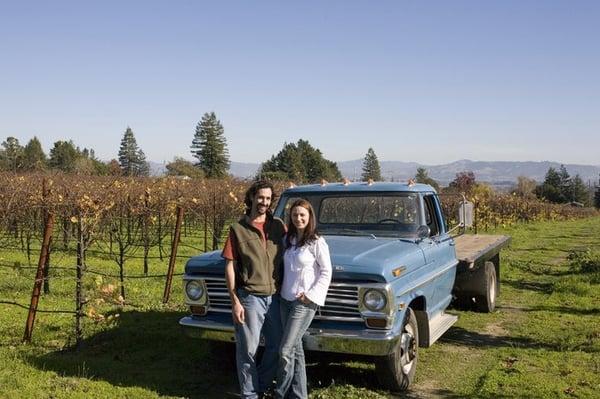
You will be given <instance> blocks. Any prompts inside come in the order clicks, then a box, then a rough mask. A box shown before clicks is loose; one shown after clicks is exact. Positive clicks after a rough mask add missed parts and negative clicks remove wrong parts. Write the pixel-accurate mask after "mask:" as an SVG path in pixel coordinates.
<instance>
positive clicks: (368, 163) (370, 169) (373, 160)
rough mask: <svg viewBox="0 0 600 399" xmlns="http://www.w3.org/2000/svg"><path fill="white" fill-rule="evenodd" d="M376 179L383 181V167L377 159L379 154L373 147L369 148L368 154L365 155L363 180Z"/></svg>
mask: <svg viewBox="0 0 600 399" xmlns="http://www.w3.org/2000/svg"><path fill="white" fill-rule="evenodd" d="M369 179H371V180H374V181H381V180H383V179H382V178H381V168H380V167H379V160H378V159H377V155H375V151H373V148H369V150H368V151H367V154H366V155H365V159H364V160H363V164H362V180H363V181H367V180H369Z"/></svg>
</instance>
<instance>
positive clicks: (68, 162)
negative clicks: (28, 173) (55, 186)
mask: <svg viewBox="0 0 600 399" xmlns="http://www.w3.org/2000/svg"><path fill="white" fill-rule="evenodd" d="M80 156H81V155H80V153H79V152H78V151H77V148H75V145H74V144H73V141H71V140H69V141H62V140H59V141H56V142H55V143H54V147H52V149H50V159H49V160H48V166H50V167H51V168H53V169H58V170H62V171H63V172H72V171H74V170H75V162H76V161H77V159H78V158H79V157H80Z"/></svg>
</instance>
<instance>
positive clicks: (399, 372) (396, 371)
mask: <svg viewBox="0 0 600 399" xmlns="http://www.w3.org/2000/svg"><path fill="white" fill-rule="evenodd" d="M401 331H402V335H401V337H400V339H399V340H398V344H397V345H396V347H395V348H394V351H393V352H392V353H390V354H389V355H387V356H382V357H379V358H377V360H376V362H375V371H376V372H377V378H378V380H379V383H380V384H381V385H383V386H384V387H385V388H387V389H389V390H390V391H405V390H407V389H408V387H409V386H410V384H411V383H412V381H413V379H414V377H415V372H416V370H417V360H418V358H419V352H418V347H419V328H418V326H417V318H416V317H415V313H414V312H413V310H412V309H411V308H408V310H407V311H406V316H405V317H404V323H403V325H402V330H401Z"/></svg>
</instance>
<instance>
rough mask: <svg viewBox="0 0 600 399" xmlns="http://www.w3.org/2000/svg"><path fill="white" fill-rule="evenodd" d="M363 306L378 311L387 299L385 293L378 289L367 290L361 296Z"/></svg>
mask: <svg viewBox="0 0 600 399" xmlns="http://www.w3.org/2000/svg"><path fill="white" fill-rule="evenodd" d="M363 301H364V304H365V307H366V308H367V309H369V310H370V311H373V312H379V311H381V310H383V308H385V305H386V304H387V299H386V297H385V294H384V293H383V292H381V291H379V290H368V291H367V292H365V296H364V297H363Z"/></svg>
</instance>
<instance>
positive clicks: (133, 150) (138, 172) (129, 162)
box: [119, 126, 149, 176]
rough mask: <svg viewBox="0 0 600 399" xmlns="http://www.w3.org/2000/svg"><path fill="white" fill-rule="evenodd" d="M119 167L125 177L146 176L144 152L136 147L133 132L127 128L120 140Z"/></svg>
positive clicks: (146, 165) (146, 166) (146, 168)
mask: <svg viewBox="0 0 600 399" xmlns="http://www.w3.org/2000/svg"><path fill="white" fill-rule="evenodd" d="M119 165H120V166H121V172H122V174H123V175H125V176H147V175H148V171H149V168H148V164H147V162H146V156H145V155H144V152H143V151H142V150H141V149H140V148H139V147H138V145H137V141H136V140H135V136H134V135H133V131H132V130H131V128H130V127H129V126H128V127H127V129H126V130H125V133H124V134H123V138H122V139H121V147H120V148H119Z"/></svg>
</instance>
